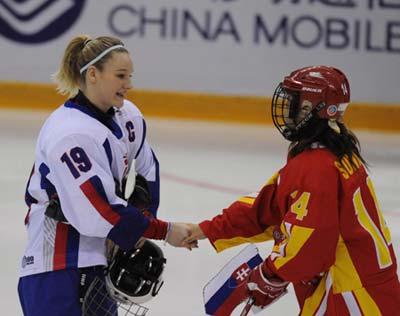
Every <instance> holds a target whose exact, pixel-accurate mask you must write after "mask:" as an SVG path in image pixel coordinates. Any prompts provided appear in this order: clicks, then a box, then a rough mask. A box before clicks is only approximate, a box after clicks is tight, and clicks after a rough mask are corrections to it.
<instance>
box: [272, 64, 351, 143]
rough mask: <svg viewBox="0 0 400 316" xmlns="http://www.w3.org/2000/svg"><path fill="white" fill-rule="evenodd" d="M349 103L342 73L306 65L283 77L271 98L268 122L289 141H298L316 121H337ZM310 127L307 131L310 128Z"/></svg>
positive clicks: (347, 85)
mask: <svg viewBox="0 0 400 316" xmlns="http://www.w3.org/2000/svg"><path fill="white" fill-rule="evenodd" d="M349 101H350V86H349V82H348V80H347V78H346V76H345V74H344V73H343V72H341V71H340V70H339V69H336V68H334V67H329V66H310V67H304V68H301V69H297V70H295V71H293V72H292V73H291V74H290V75H289V76H285V78H284V80H283V82H281V83H280V84H279V85H278V87H277V88H276V89H275V92H274V95H273V98H272V105H271V110H272V121H273V122H274V125H275V126H276V128H277V129H278V130H279V132H280V133H281V134H282V135H283V137H285V138H286V139H287V140H289V141H298V140H300V139H301V138H302V137H307V135H308V134H309V133H310V131H312V127H311V124H313V122H314V123H315V122H316V121H317V120H320V119H327V120H329V121H331V122H333V121H341V120H342V117H343V114H344V112H345V110H346V108H347V105H348V103H349ZM310 127H311V128H310Z"/></svg>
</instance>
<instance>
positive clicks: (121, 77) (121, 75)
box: [117, 74, 125, 79]
mask: <svg viewBox="0 0 400 316" xmlns="http://www.w3.org/2000/svg"><path fill="white" fill-rule="evenodd" d="M117 77H118V78H119V79H125V75H124V74H118V75H117Z"/></svg>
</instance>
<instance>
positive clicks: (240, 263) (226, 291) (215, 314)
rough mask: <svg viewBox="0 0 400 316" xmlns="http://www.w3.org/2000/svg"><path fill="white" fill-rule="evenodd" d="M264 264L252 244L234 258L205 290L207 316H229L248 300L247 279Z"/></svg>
mask: <svg viewBox="0 0 400 316" xmlns="http://www.w3.org/2000/svg"><path fill="white" fill-rule="evenodd" d="M262 262H263V259H262V258H261V256H260V255H259V253H258V249H257V247H256V246H255V245H253V244H250V245H248V246H247V247H245V248H244V249H243V250H242V251H241V252H240V253H239V254H237V255H236V256H235V257H233V258H232V259H231V260H230V261H229V262H228V263H227V264H226V265H225V266H224V267H223V268H222V269H221V270H220V271H219V272H218V274H217V275H216V276H215V277H213V278H212V279H211V280H210V281H209V282H208V283H207V284H206V286H205V287H204V289H203V298H204V305H205V309H206V314H207V315H209V316H228V315H231V313H232V312H233V310H234V309H235V308H236V306H238V305H239V304H240V303H242V302H243V301H244V300H246V299H247V284H246V279H247V277H248V276H249V274H250V272H251V270H253V269H254V268H255V267H256V266H258V265H259V264H260V263H262Z"/></svg>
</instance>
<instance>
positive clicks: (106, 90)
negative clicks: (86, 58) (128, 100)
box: [83, 52, 133, 112]
mask: <svg viewBox="0 0 400 316" xmlns="http://www.w3.org/2000/svg"><path fill="white" fill-rule="evenodd" d="M132 72H133V65H132V60H131V58H130V56H129V54H128V53H126V52H112V53H111V54H110V57H109V58H108V59H107V61H106V62H105V63H104V64H103V65H102V69H101V70H100V69H99V68H96V67H95V66H90V67H89V69H88V70H87V74H86V86H85V87H84V88H83V92H84V93H85V95H86V97H87V98H88V99H89V100H90V101H91V102H92V103H93V104H95V105H96V106H97V107H98V108H99V109H100V110H102V111H103V112H107V111H108V110H109V109H110V108H111V107H112V106H115V107H118V108H120V107H122V105H123V102H124V99H125V97H126V94H127V92H128V90H129V89H131V88H132V83H131V77H132Z"/></svg>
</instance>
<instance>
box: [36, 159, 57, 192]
mask: <svg viewBox="0 0 400 316" xmlns="http://www.w3.org/2000/svg"><path fill="white" fill-rule="evenodd" d="M39 173H40V176H41V178H40V188H42V189H43V190H46V193H47V196H48V197H49V199H50V198H51V197H52V196H53V195H54V194H55V193H56V188H55V187H54V185H53V184H52V183H51V182H50V180H49V179H47V175H48V174H49V173H50V169H49V167H47V165H46V164H45V163H42V164H41V165H40V166H39Z"/></svg>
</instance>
